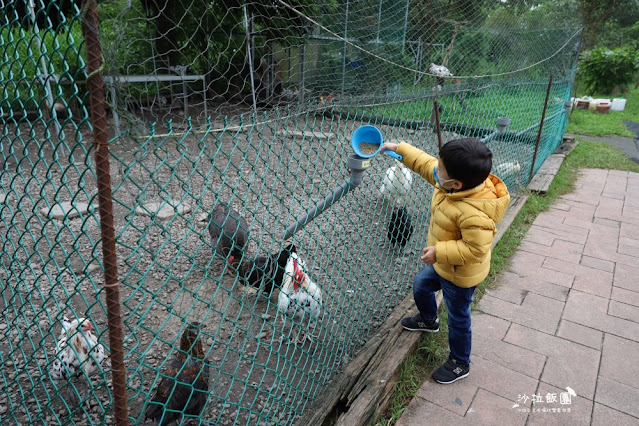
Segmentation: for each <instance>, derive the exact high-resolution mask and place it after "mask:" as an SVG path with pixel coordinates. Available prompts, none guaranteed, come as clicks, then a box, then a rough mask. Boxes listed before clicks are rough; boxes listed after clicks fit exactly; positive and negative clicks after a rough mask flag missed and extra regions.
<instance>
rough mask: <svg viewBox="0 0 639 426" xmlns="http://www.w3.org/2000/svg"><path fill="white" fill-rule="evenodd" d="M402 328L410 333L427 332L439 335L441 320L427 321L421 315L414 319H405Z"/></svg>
mask: <svg viewBox="0 0 639 426" xmlns="http://www.w3.org/2000/svg"><path fill="white" fill-rule="evenodd" d="M402 327H404V328H405V329H406V330H409V331H425V332H427V333H437V332H438V331H439V318H435V320H434V321H433V320H425V319H424V318H423V317H422V316H421V315H420V314H417V315H415V316H414V317H408V318H404V319H403V320H402Z"/></svg>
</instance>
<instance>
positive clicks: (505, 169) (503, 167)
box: [492, 161, 521, 180]
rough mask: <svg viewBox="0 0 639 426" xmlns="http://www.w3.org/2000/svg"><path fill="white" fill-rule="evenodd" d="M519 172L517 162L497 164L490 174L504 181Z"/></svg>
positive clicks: (519, 166) (519, 167) (519, 168)
mask: <svg viewBox="0 0 639 426" xmlns="http://www.w3.org/2000/svg"><path fill="white" fill-rule="evenodd" d="M520 170H521V165H520V164H519V161H508V162H506V163H499V164H497V165H496V166H495V167H493V170H492V173H493V174H494V175H495V176H497V177H499V178H500V179H501V180H504V179H508V178H510V177H512V176H514V175H515V174H517V173H519V171H520Z"/></svg>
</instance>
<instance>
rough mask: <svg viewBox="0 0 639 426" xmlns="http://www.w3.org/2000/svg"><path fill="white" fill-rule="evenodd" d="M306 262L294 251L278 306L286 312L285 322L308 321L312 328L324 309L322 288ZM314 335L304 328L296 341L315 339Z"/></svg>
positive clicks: (287, 264)
mask: <svg viewBox="0 0 639 426" xmlns="http://www.w3.org/2000/svg"><path fill="white" fill-rule="evenodd" d="M305 265H306V264H305V263H304V261H303V260H302V259H300V258H299V256H298V255H297V253H295V252H292V253H291V255H290V256H289V258H288V262H287V263H286V269H285V270H284V284H283V285H282V290H281V291H280V295H279V300H278V304H277V308H278V310H279V311H280V312H282V314H284V322H286V319H287V318H290V319H291V320H292V321H293V327H294V326H295V322H300V321H304V320H305V321H308V328H309V329H310V328H311V326H312V325H313V322H314V321H315V320H316V319H317V317H319V314H320V311H321V309H322V290H321V289H320V288H319V287H318V286H317V284H316V283H315V282H313V281H312V280H311V277H310V276H309V275H308V273H306V271H305V270H304V267H305ZM312 337H315V336H312V335H308V334H306V332H304V331H303V330H301V331H300V332H299V334H298V335H297V339H296V342H297V343H303V342H304V340H309V341H311V342H312V341H313V339H312Z"/></svg>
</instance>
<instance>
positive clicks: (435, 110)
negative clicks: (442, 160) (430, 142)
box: [433, 101, 442, 149]
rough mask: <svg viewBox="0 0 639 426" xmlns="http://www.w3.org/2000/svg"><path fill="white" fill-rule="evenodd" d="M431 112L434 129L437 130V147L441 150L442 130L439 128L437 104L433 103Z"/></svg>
mask: <svg viewBox="0 0 639 426" xmlns="http://www.w3.org/2000/svg"><path fill="white" fill-rule="evenodd" d="M433 110H434V112H435V129H436V130H437V145H439V149H442V129H441V127H440V126H439V102H437V101H433Z"/></svg>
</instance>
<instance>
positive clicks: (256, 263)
mask: <svg viewBox="0 0 639 426" xmlns="http://www.w3.org/2000/svg"><path fill="white" fill-rule="evenodd" d="M294 251H295V246H294V245H293V244H289V245H288V246H287V247H285V248H284V249H282V250H281V251H279V252H278V253H274V254H272V255H270V256H258V257H257V258H256V259H254V260H245V261H244V262H243V263H242V265H241V266H240V269H239V271H240V272H239V276H240V279H241V280H242V281H244V282H245V283H246V284H248V285H250V286H251V287H254V288H256V289H258V290H259V291H260V292H263V293H266V295H267V297H270V296H271V293H272V292H273V285H274V284H276V285H278V286H281V285H282V282H283V281H284V270H285V269H286V262H287V261H288V258H289V256H290V255H291V253H292V252H294Z"/></svg>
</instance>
